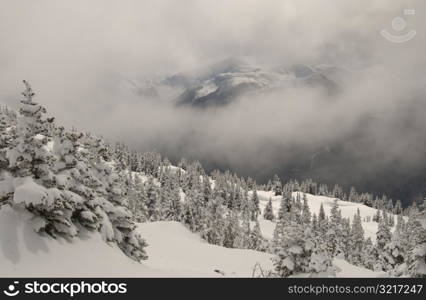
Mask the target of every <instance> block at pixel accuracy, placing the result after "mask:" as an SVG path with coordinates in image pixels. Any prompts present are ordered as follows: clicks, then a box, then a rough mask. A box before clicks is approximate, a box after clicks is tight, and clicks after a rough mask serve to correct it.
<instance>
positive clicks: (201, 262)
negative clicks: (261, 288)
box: [139, 222, 272, 277]
mask: <svg viewBox="0 0 426 300" xmlns="http://www.w3.org/2000/svg"><path fill="white" fill-rule="evenodd" d="M139 232H140V233H141V235H142V236H143V237H144V238H146V240H147V241H148V244H149V245H148V248H147V252H148V255H149V256H150V258H149V259H148V260H147V261H146V263H145V264H146V265H147V266H148V267H150V268H153V269H159V270H163V271H165V270H167V272H168V271H171V273H175V274H179V275H182V276H201V277H212V276H213V277H215V276H222V275H221V274H220V273H218V272H215V270H218V271H220V272H221V273H222V274H224V275H225V276H231V277H251V274H252V271H253V267H254V266H255V265H256V264H257V263H258V264H260V265H261V266H262V268H263V269H271V268H272V261H271V258H272V255H270V254H266V253H263V252H258V251H253V250H241V249H229V248H224V247H220V246H215V245H210V244H208V243H207V242H205V241H203V240H202V239H201V238H200V237H199V236H198V235H197V234H194V233H191V232H189V231H188V230H187V229H186V228H185V227H184V226H183V225H182V224H180V223H177V222H153V223H142V224H139Z"/></svg>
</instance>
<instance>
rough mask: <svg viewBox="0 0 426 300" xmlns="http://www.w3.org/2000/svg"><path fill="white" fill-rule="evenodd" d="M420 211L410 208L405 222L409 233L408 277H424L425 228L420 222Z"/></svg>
mask: <svg viewBox="0 0 426 300" xmlns="http://www.w3.org/2000/svg"><path fill="white" fill-rule="evenodd" d="M419 219H420V213H419V212H418V211H415V210H412V211H411V214H410V217H409V219H408V222H407V226H406V230H407V232H408V233H409V239H408V251H407V268H408V270H407V272H408V275H409V276H410V277H421V278H425V277H426V230H425V228H424V227H423V226H422V224H421V222H420V220H419Z"/></svg>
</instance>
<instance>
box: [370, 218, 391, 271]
mask: <svg viewBox="0 0 426 300" xmlns="http://www.w3.org/2000/svg"><path fill="white" fill-rule="evenodd" d="M391 239H392V234H391V232H390V228H389V226H388V222H387V221H386V220H385V219H381V220H380V222H379V226H378V230H377V233H376V250H377V254H376V256H377V257H376V259H377V263H376V265H375V267H374V268H375V269H376V270H380V271H382V270H383V271H386V269H387V261H386V254H385V246H386V245H387V244H388V243H389V242H390V241H391Z"/></svg>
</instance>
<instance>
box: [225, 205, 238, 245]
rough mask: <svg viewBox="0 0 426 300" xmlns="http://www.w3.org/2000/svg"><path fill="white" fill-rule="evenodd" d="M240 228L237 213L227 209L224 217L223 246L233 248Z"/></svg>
mask: <svg viewBox="0 0 426 300" xmlns="http://www.w3.org/2000/svg"><path fill="white" fill-rule="evenodd" d="M240 231H241V228H240V224H239V221H238V218H237V215H236V214H235V213H234V212H232V211H229V212H228V214H227V216H226V218H225V232H224V238H223V246H224V247H226V248H234V245H235V244H236V239H237V237H238V236H239V235H240V234H241V233H240Z"/></svg>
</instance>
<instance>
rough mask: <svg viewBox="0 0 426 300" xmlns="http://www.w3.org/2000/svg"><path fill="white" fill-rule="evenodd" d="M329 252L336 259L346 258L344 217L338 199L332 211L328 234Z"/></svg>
mask: <svg viewBox="0 0 426 300" xmlns="http://www.w3.org/2000/svg"><path fill="white" fill-rule="evenodd" d="M326 243H327V250H328V251H329V253H330V254H331V255H332V256H333V257H334V256H338V257H344V248H345V246H344V245H343V238H342V217H341V214H340V210H339V205H338V202H337V199H335V200H334V202H333V205H332V207H331V211H330V224H329V227H328V230H327V232H326Z"/></svg>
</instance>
